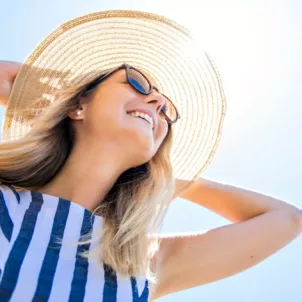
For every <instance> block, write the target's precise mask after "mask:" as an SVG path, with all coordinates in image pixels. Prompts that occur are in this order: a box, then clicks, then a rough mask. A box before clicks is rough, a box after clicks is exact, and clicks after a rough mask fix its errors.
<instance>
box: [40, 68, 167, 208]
mask: <svg viewBox="0 0 302 302" xmlns="http://www.w3.org/2000/svg"><path fill="white" fill-rule="evenodd" d="M147 76H148V75H147ZM148 78H149V79H150V81H151V82H152V84H154V85H155V84H156V83H154V79H152V78H151V77H150V76H148ZM125 80H126V74H125V70H120V71H117V72H116V73H114V74H113V75H111V76H110V77H109V78H107V79H106V80H104V81H103V82H102V83H101V84H100V85H99V86H98V88H97V90H96V91H95V92H94V93H93V94H92V95H91V96H89V97H87V99H82V101H81V103H82V104H81V108H80V109H81V114H80V115H79V116H78V115H76V111H72V112H70V113H69V114H68V116H69V117H70V118H71V119H72V120H73V125H74V127H75V129H76V142H75V146H74V149H73V151H72V152H71V154H70V156H69V158H68V159H67V161H66V163H65V165H64V167H63V169H62V170H61V171H60V173H59V174H58V175H57V176H56V177H55V178H54V179H52V180H51V181H50V182H49V183H48V184H47V185H46V186H45V187H43V188H41V189H40V190H39V191H40V192H41V193H45V194H50V195H53V196H60V197H62V198H65V199H67V200H71V201H73V202H76V203H78V204H80V205H82V206H83V207H85V208H86V209H88V210H93V209H94V208H96V207H97V205H99V201H100V199H101V200H102V199H103V198H104V197H105V196H106V194H107V193H108V191H109V190H110V189H111V188H112V186H113V185H114V183H115V182H116V181H117V179H118V177H119V176H120V175H121V174H122V173H123V172H124V171H126V170H128V169H129V168H132V167H135V166H139V165H142V164H143V163H146V162H148V161H149V160H150V159H151V158H152V157H153V156H154V155H155V153H156V152H157V150H158V148H159V146H160V145H161V143H162V142H163V140H164V138H165V136H166V135H167V131H168V124H167V121H166V120H165V119H164V117H163V115H162V113H160V110H161V108H162V106H163V105H164V104H165V98H164V97H163V96H162V95H161V94H159V93H158V92H157V91H156V90H154V91H153V92H152V93H151V94H150V95H143V94H140V93H138V92H137V91H136V90H135V89H133V88H132V87H131V86H130V85H129V84H128V83H124V82H125ZM155 86H156V85H155ZM142 108H146V109H150V110H152V111H153V112H154V113H155V114H156V119H157V122H156V123H155V128H154V131H153V130H152V128H151V126H150V125H149V124H148V123H147V122H146V121H144V120H142V119H140V118H136V117H132V116H130V115H129V114H127V113H126V112H128V111H130V110H134V109H142ZM121 150H122V152H121ZM79 184H81V185H80V186H79Z"/></svg>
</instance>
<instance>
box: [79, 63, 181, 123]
mask: <svg viewBox="0 0 302 302" xmlns="http://www.w3.org/2000/svg"><path fill="white" fill-rule="evenodd" d="M121 69H125V71H126V80H127V83H128V84H130V86H131V87H133V88H134V89H135V90H136V91H137V92H139V93H141V94H143V95H149V94H151V93H152V91H153V89H155V90H156V91H157V92H158V93H160V92H159V91H158V89H157V88H156V87H155V86H153V85H152V84H151V82H150V81H149V79H148V78H147V77H146V76H145V75H144V74H143V73H142V72H140V71H139V70H138V69H136V68H134V67H132V66H130V65H128V64H123V65H121V66H119V67H117V68H115V69H113V70H111V71H110V72H108V73H106V74H102V75H101V76H100V77H98V78H96V79H95V80H94V81H92V82H91V83H90V84H88V85H87V86H86V88H85V90H84V91H82V93H81V95H85V94H88V93H89V92H91V91H92V90H93V89H94V88H95V87H96V86H97V85H99V84H100V83H101V82H102V81H104V80H105V79H107V78H108V77H109V76H110V75H112V74H113V73H115V72H116V71H118V70H121ZM160 94H161V95H162V96H163V97H164V98H165V100H166V102H165V105H164V106H163V107H162V109H161V112H162V114H163V115H164V117H165V119H166V120H167V122H168V123H170V124H173V123H175V122H176V121H177V120H178V119H179V118H180V115H179V113H178V111H177V108H176V106H175V105H174V104H173V102H172V101H171V100H170V99H169V98H168V97H167V96H165V95H164V94H162V93H160Z"/></svg>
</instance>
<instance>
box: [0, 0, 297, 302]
mask: <svg viewBox="0 0 302 302" xmlns="http://www.w3.org/2000/svg"><path fill="white" fill-rule="evenodd" d="M107 9H135V10H142V11H148V12H154V13H158V14H162V15H165V16H166V17H169V18H172V19H174V20H175V21H176V22H178V23H180V24H182V25H184V26H186V27H187V28H189V29H190V30H191V31H192V32H193V33H194V34H196V35H197V36H198V38H199V40H200V41H201V43H202V45H203V47H204V48H205V49H207V51H208V52H209V53H210V55H211V56H212V58H213V59H214V61H215V62H216V65H217V66H218V69H219V71H220V73H221V76H222V81H223V85H224V89H225V94H226V98H227V101H228V111H227V116H226V120H225V126H224V131H223V135H222V140H221V143H220V146H219V148H218V151H217V154H216V156H215V158H214V160H213V162H212V164H211V166H210V167H209V168H208V169H207V170H206V171H205V173H204V174H203V177H205V178H210V179H213V180H215V181H223V182H226V183H229V184H231V185H235V186H239V187H243V188H247V189H251V190H255V191H258V192H262V193H264V194H269V195H274V196H277V197H279V198H281V199H284V200H287V201H289V202H291V203H293V204H295V205H296V206H298V207H300V208H302V186H301V180H302V177H301V176H302V172H301V167H302V160H301V154H302V144H301V142H302V139H301V134H300V131H301V127H302V105H301V104H302V90H301V89H300V87H301V79H302V59H301V53H302V38H301V33H302V18H301V15H302V2H301V1H299V0H296V1H291V0H284V1H278V0H277V1H266V0H261V1H260V0H253V1H252V0H250V1H247V0H241V1H229V0H224V1H222V0H221V1H218V0H208V1H205V0H202V1H201V0H199V1H197V0H195V1H193V0H186V1H176V0H174V1H172V0H171V1H170V0H152V1H144V0H127V1H116V0H111V1H108V0H103V1H96V0H86V1H82V0H81V1H80V0H52V1H45V0H23V1H21V0H19V1H16V0H10V1H2V2H1V10H0V41H1V42H0V60H14V61H21V62H22V61H24V60H25V58H26V57H27V56H28V55H29V53H30V52H31V50H32V49H33V48H34V47H35V46H36V45H37V44H38V43H39V42H40V41H41V40H42V39H43V38H44V37H45V36H46V35H47V34H48V33H49V32H50V31H52V30H53V29H55V28H56V27H57V26H58V25H59V24H61V23H63V22H65V21H68V20H69V19H72V18H75V17H78V16H80V15H83V14H86V13H90V12H94V11H98V10H107ZM1 109H2V108H1ZM2 116H3V110H1V111H0V120H1V121H2ZM229 223H230V222H229V221H227V220H226V219H224V218H223V217H220V216H218V215H217V214H215V213H212V212H210V211H209V210H207V209H205V208H203V207H200V206H198V205H195V204H192V203H190V202H189V201H186V200H184V199H176V200H175V201H173V204H172V206H171V208H170V209H169V211H168V214H167V216H166V219H165V223H164V228H163V231H164V232H190V231H199V230H205V229H211V228H216V227H219V226H222V225H226V224H229ZM238 244H240V243H238ZM157 301H160V302H172V301H173V302H180V301H188V302H191V301H198V302H199V301H206V302H255V301H257V302H301V301H302V238H301V236H300V237H299V238H297V239H296V240H294V241H293V242H292V243H290V244H289V245H287V246H286V247H285V248H283V249H282V250H281V251H279V252H278V253H276V254H274V255H273V256H271V257H270V258H268V259H267V260H265V261H263V262H261V263H260V264H258V265H256V266H254V267H253V268H250V269H249V270H247V271H245V272H242V273H240V274H237V275H235V276H232V277H229V278H226V279H224V280H220V281H218V282H214V283H211V284H207V285H204V286H201V287H197V288H194V289H189V290H186V291H183V292H179V293H175V294H172V295H169V296H166V297H163V298H161V299H158V300H157Z"/></svg>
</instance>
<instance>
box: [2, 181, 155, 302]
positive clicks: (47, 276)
mask: <svg viewBox="0 0 302 302" xmlns="http://www.w3.org/2000/svg"><path fill="white" fill-rule="evenodd" d="M101 226H102V217H101V216H96V215H93V214H92V213H91V212H90V211H88V210H86V209H85V208H84V207H82V206H80V205H78V204H76V203H74V202H71V201H69V200H65V199H61V198H58V197H55V196H52V195H47V194H42V193H39V192H34V191H30V190H25V191H21V192H17V191H15V190H14V188H13V187H11V186H7V185H3V184H2V185H0V301H1V302H4V301H13V302H21V301H22V302H28V301H35V302H38V301H39V302H42V301H52V302H58V301H60V302H65V301H74V302H76V301H81V302H82V301H84V302H88V301H89V302H94V301H99V302H130V301H131V302H133V301H137V302H147V301H148V296H149V288H148V281H147V279H145V278H137V277H131V278H124V277H121V276H119V274H117V273H115V272H114V271H113V270H112V269H111V268H110V267H109V266H107V265H105V264H103V265H100V264H99V263H97V262H96V260H92V259H85V258H83V257H80V256H79V255H78V252H81V251H83V250H84V249H90V248H92V245H91V246H90V244H86V245H77V244H72V243H71V242H77V241H79V240H80V236H81V235H84V234H86V233H88V232H89V231H92V236H93V234H94V232H96V230H98V229H99V228H100V227H101ZM58 238H62V244H58V243H57V241H56V239H58ZM70 243H71V244H70Z"/></svg>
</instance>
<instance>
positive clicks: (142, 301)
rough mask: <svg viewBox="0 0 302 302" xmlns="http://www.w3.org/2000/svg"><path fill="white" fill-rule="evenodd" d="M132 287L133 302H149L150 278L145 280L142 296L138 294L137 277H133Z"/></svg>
mask: <svg viewBox="0 0 302 302" xmlns="http://www.w3.org/2000/svg"><path fill="white" fill-rule="evenodd" d="M131 287H132V301H133V302H148V296H149V288H148V280H146V281H145V288H144V290H143V292H142V294H141V296H140V297H139V296H138V288H137V281H136V278H135V277H131Z"/></svg>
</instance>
